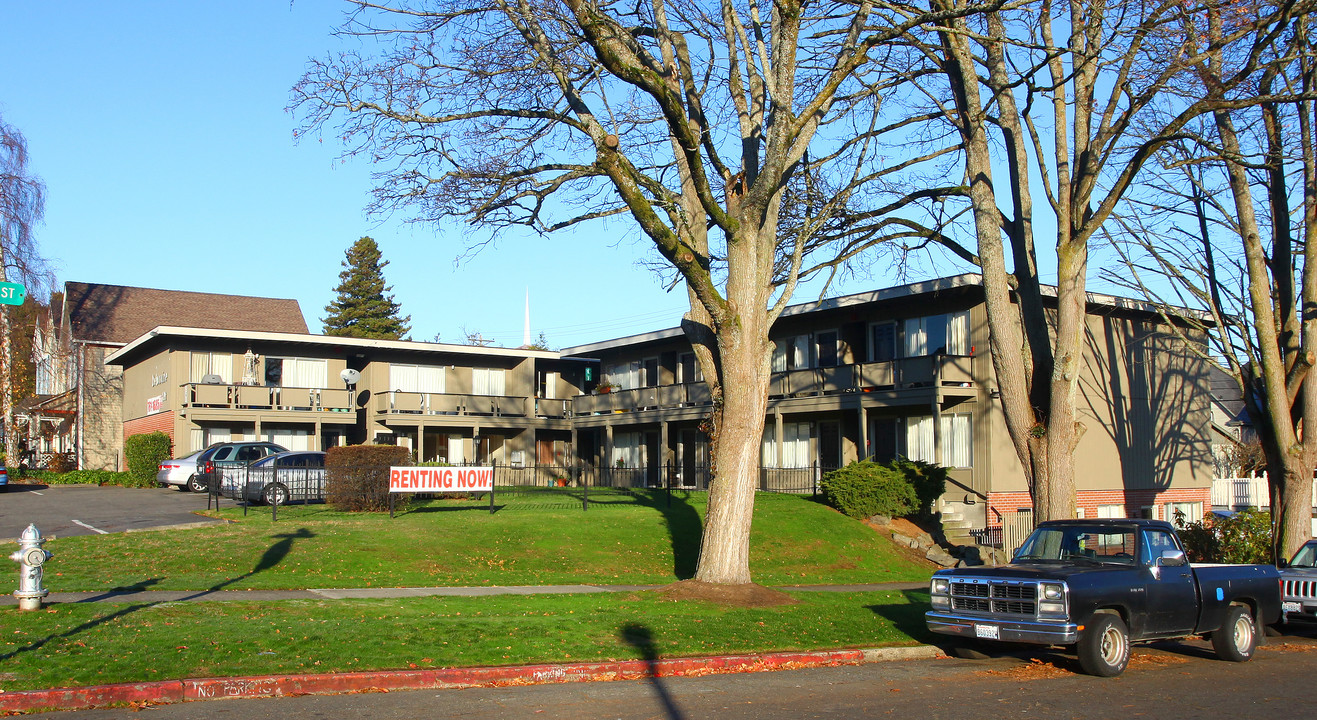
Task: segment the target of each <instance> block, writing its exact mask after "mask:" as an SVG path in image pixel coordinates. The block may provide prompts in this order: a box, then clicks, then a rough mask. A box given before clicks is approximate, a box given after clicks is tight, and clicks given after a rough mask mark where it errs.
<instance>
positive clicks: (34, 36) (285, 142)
mask: <svg viewBox="0 0 1317 720" xmlns="http://www.w3.org/2000/svg"><path fill="white" fill-rule="evenodd" d="M343 7H344V6H343V5H341V4H340V3H337V2H331V1H330V0H298V2H295V3H292V4H290V3H288V2H287V1H286V0H268V1H264V2H262V1H260V0H238V1H230V2H210V1H195V2H194V1H188V2H177V1H175V2H132V3H107V2H104V1H103V0H102V1H100V2H65V1H61V0H48V1H46V2H12V1H11V2H5V3H3V5H0V27H3V28H4V31H3V42H0V67H3V68H4V70H3V72H2V73H0V115H2V116H3V117H4V119H5V121H6V122H7V123H9V124H10V125H12V126H15V127H17V128H18V129H19V130H21V131H22V132H23V133H24V134H25V135H26V136H27V140H28V149H29V152H30V156H31V158H30V162H31V167H32V170H33V171H34V172H35V174H37V175H38V176H40V177H41V178H42V179H43V180H44V181H45V183H46V186H47V191H48V199H47V205H46V222H45V224H44V225H43V226H42V227H40V228H39V229H38V233H37V238H38V242H39V243H40V246H41V249H42V251H43V253H44V254H45V255H46V256H47V257H49V258H51V260H52V261H53V264H54V267H55V271H56V274H57V276H58V280H59V282H60V283H63V282H64V281H67V280H75V281H81V282H95V283H110V284H120V285H132V286H140V287H159V288H167V289H175V290H194V291H200V292H213V293H233V294H244V295H262V296H269V297H284V298H294V299H296V300H298V301H299V302H300V304H301V307H302V312H303V314H304V315H305V316H306V319H307V324H308V326H309V327H310V329H311V331H312V332H319V331H320V328H321V323H320V320H321V318H322V316H323V314H324V307H325V305H326V304H327V303H328V302H329V301H330V300H331V299H332V297H333V292H332V291H333V287H334V286H335V285H336V284H337V282H338V272H339V270H340V269H341V267H340V264H341V262H342V259H343V251H344V250H345V249H346V248H347V247H348V246H349V245H351V244H352V242H353V241H355V240H356V239H357V238H358V237H360V236H362V235H370V236H372V237H374V238H375V239H376V240H377V241H378V242H379V245H380V248H381V250H382V251H383V253H384V257H385V259H387V260H389V261H390V263H391V264H390V265H389V266H388V267H387V268H386V270H385V275H386V279H387V280H388V282H389V283H390V284H392V285H393V288H394V294H395V296H396V299H397V300H398V302H399V303H401V305H402V308H403V312H404V313H407V314H410V315H411V319H412V339H415V340H431V339H433V338H434V337H435V335H436V334H438V335H439V336H440V338H441V339H442V340H443V341H446V342H455V341H460V339H461V337H462V332H461V330H462V329H463V328H465V329H467V330H472V331H476V330H478V331H480V332H481V333H482V334H484V335H485V336H487V337H492V338H494V339H495V340H497V341H498V342H499V344H503V345H509V346H515V345H518V344H520V342H521V337H522V325H523V322H522V318H523V310H524V303H525V294H526V292H527V290H529V293H530V302H531V324H532V330H533V333H534V334H536V335H538V334H539V333H540V332H543V333H544V334H545V335H546V339H547V340H548V342H549V344H550V345H551V346H554V347H559V346H565V345H572V344H579V343H584V342H590V341H594V340H602V339H606V338H611V337H616V336H620V335H624V334H628V333H631V332H642V331H647V330H653V329H658V328H663V327H671V326H673V325H675V324H676V323H677V322H679V320H680V315H681V312H682V311H683V310H684V309H685V294H684V293H683V292H681V291H677V292H672V293H668V292H665V291H664V289H663V287H662V285H661V283H660V281H659V279H658V278H657V277H655V276H654V275H652V274H651V273H650V272H649V271H647V270H645V269H644V268H642V267H639V266H638V265H637V259H638V257H641V256H642V255H643V254H644V253H646V252H650V251H649V250H648V249H647V248H646V247H645V246H644V245H642V244H638V243H637V242H636V241H634V240H622V241H620V242H619V240H618V237H620V236H621V235H623V234H624V233H625V230H626V227H625V226H624V225H620V224H616V223H615V224H614V225H613V226H612V228H611V232H610V230H609V229H608V228H594V229H591V230H588V231H577V232H575V233H573V234H571V235H570V236H569V237H564V238H557V239H555V241H554V242H550V241H546V240H545V239H543V238H539V237H536V236H534V235H527V236H524V237H509V238H506V239H504V240H503V241H501V242H500V244H499V245H497V246H496V247H492V248H487V249H485V250H483V251H482V252H481V253H480V254H478V255H476V256H475V257H474V258H471V259H468V260H464V261H463V262H462V263H461V264H460V265H456V264H455V262H454V261H455V259H456V258H457V256H458V254H459V253H460V252H461V251H462V249H463V246H464V242H463V241H464V239H465V237H464V234H465V233H467V232H472V231H471V230H469V229H468V228H465V227H448V228H435V227H413V226H409V225H406V224H404V223H403V222H402V219H403V218H401V217H395V218H370V217H367V216H366V215H365V213H364V212H363V210H362V208H363V207H364V206H365V205H366V203H367V202H368V201H369V193H370V189H371V187H372V182H371V178H370V167H369V165H368V164H366V163H364V162H358V161H348V162H346V163H344V162H340V161H338V160H337V159H336V157H337V155H338V150H339V148H338V147H337V146H336V145H335V144H334V143H333V142H332V140H330V139H326V140H324V141H323V142H319V141H317V140H316V139H315V138H311V139H304V140H302V141H301V142H300V143H298V142H295V141H294V139H293V130H294V127H295V119H294V118H293V116H292V115H291V114H289V113H288V112H286V111H285V107H286V105H287V104H288V100H289V89H290V88H291V87H292V85H293V84H294V83H295V82H296V81H297V80H298V78H299V77H300V76H301V74H302V72H303V69H304V67H305V64H306V61H307V59H308V58H309V57H311V56H315V55H322V54H324V53H326V52H328V51H330V50H331V49H334V48H336V47H339V43H340V41H339V40H337V39H335V38H333V37H332V36H331V31H332V30H333V29H334V27H336V26H337V25H338V23H339V21H340V19H341V11H342V8H343ZM628 237H630V236H628ZM953 272H954V271H948V272H944V273H941V274H953ZM893 282H894V281H893V280H892V279H889V278H885V277H883V276H882V274H881V273H878V274H876V276H875V277H872V278H869V279H866V280H864V281H862V282H859V284H851V285H849V286H848V285H843V286H841V287H840V290H841V291H842V292H858V291H861V290H867V289H872V288H873V287H876V286H883V285H888V284H893ZM817 294H818V290H817V289H815V288H811V287H805V288H802V289H801V290H800V291H798V292H797V295H796V299H797V300H798V301H804V300H812V299H815V297H816V296H817ZM834 294H835V293H834Z"/></svg>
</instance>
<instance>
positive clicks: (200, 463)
mask: <svg viewBox="0 0 1317 720" xmlns="http://www.w3.org/2000/svg"><path fill="white" fill-rule="evenodd" d="M281 452H288V448H286V447H284V446H283V445H276V444H274V443H272V442H226V443H216V444H214V445H211V446H210V447H208V448H206V449H205V450H202V451H201V455H199V456H198V457H197V477H198V478H199V481H198V482H200V483H201V487H202V488H209V487H210V484H211V483H216V486H217V488H218V489H219V490H220V492H223V493H225V494H228V493H227V492H226V489H225V488H226V486H232V485H233V480H232V478H231V475H232V473H231V472H227V473H226V471H231V470H232V469H234V468H241V467H246V466H247V465H248V464H249V463H251V462H252V461H253V460H260V459H261V458H263V457H265V456H266V455H273V454H275V453H281Z"/></svg>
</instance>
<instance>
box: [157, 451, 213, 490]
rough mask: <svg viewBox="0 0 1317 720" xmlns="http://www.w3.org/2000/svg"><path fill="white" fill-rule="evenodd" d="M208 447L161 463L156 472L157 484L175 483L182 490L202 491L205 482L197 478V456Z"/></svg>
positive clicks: (163, 485) (204, 487) (161, 485)
mask: <svg viewBox="0 0 1317 720" xmlns="http://www.w3.org/2000/svg"><path fill="white" fill-rule="evenodd" d="M207 449H208V448H203V449H201V450H198V451H196V452H194V453H192V454H191V455H185V456H183V457H181V458H172V459H169V460H166V461H164V462H162V463H160V470H159V471H158V472H156V474H155V481H156V484H157V485H159V486H160V487H166V486H168V485H173V486H174V487H176V488H178V489H179V490H180V491H182V492H189V491H190V492H202V491H204V490H205V489H206V485H205V483H203V482H201V481H199V480H198V479H197V458H199V457H201V453H204V452H206V450H207Z"/></svg>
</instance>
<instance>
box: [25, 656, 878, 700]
mask: <svg viewBox="0 0 1317 720" xmlns="http://www.w3.org/2000/svg"><path fill="white" fill-rule="evenodd" d="M861 662H864V652H863V651H861V650H829V651H822V652H784V653H769V654H765V655H723V656H715V657H699V658H674V659H671V660H655V661H653V662H649V661H645V660H622V661H612V662H592V663H564V664H556V665H508V666H501V667H473V668H437V669H428V670H380V671H371V672H357V673H322V674H315V675H265V676H258V677H242V678H202V679H188V680H171V681H162V682H149V683H125V684H121V685H98V686H94V687H84V688H58V689H54V690H32V691H25V692H13V693H0V712H25V711H31V710H54V709H60V710H83V709H88V708H94V707H104V706H107V705H115V704H120V705H124V704H129V703H135V702H136V703H149V704H160V703H173V702H184V701H191V700H212V699H219V698H256V697H281V696H290V695H318V694H334V693H353V692H390V691H394V690H438V689H448V688H473V687H500V686H508V685H538V684H544V683H568V682H597V681H611V680H636V679H640V678H645V677H681V676H693V675H713V674H718V673H737V672H763V671H768V670H787V669H795V668H806V667H822V666H828V665H858V664H860V663H861Z"/></svg>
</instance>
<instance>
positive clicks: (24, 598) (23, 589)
mask: <svg viewBox="0 0 1317 720" xmlns="http://www.w3.org/2000/svg"><path fill="white" fill-rule="evenodd" d="M44 544H46V539H45V538H43V537H41V531H40V530H38V529H37V526H36V525H32V524H29V525H28V526H27V529H26V530H24V531H23V534H22V535H20V536H19V538H18V550H16V551H14V553H13V554H12V555H10V556H9V559H10V560H13V561H14V562H16V563H18V589H17V590H15V591H14V597H16V598H18V609H19V610H40V609H41V598H44V597H45V596H47V595H49V594H50V591H49V590H47V589H45V588H43V587H41V576H42V574H43V573H44V571H43V570H42V569H41V566H43V565H45V564H46V561H47V560H49V559H50V558H51V557H53V556H52V555H51V554H50V551H49V550H44V549H42V547H41V546H42V545H44Z"/></svg>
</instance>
